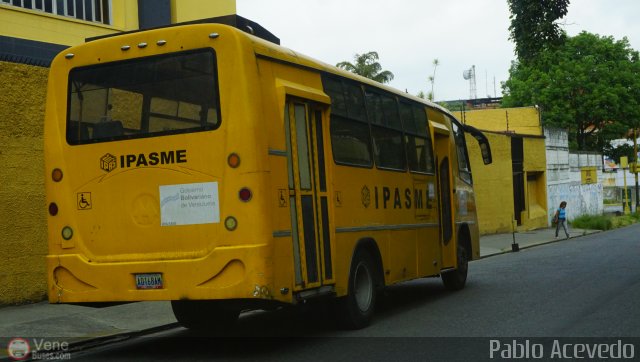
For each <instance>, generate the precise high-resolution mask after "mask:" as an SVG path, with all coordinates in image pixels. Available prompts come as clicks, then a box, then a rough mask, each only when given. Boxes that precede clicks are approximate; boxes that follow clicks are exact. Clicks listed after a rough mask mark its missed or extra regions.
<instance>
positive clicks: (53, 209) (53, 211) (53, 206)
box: [49, 202, 58, 216]
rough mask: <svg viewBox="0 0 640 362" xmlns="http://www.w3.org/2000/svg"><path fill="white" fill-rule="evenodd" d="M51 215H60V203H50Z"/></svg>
mask: <svg viewBox="0 0 640 362" xmlns="http://www.w3.org/2000/svg"><path fill="white" fill-rule="evenodd" d="M49 215H51V216H56V215H58V205H57V204H56V203H55V202H52V203H50V204H49Z"/></svg>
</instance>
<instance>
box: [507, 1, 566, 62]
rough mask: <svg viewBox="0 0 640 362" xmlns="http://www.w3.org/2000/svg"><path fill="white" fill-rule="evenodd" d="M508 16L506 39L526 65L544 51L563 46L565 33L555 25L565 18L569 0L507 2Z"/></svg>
mask: <svg viewBox="0 0 640 362" xmlns="http://www.w3.org/2000/svg"><path fill="white" fill-rule="evenodd" d="M507 3H508V4H509V11H510V12H511V16H509V19H510V20H511V25H510V26H509V32H510V36H509V39H511V40H513V41H514V43H515V44H516V47H515V52H516V56H517V57H518V60H519V61H520V62H525V63H527V62H529V61H532V60H535V58H536V57H537V56H538V54H540V53H541V52H542V51H544V50H545V49H551V48H553V47H555V46H559V45H561V44H562V43H563V41H564V38H565V34H564V32H563V31H562V29H561V28H560V25H559V24H558V23H557V20H558V19H561V18H563V17H564V16H565V15H567V8H568V7H569V0H507Z"/></svg>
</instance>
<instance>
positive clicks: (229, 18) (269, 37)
mask: <svg viewBox="0 0 640 362" xmlns="http://www.w3.org/2000/svg"><path fill="white" fill-rule="evenodd" d="M192 24H224V25H229V26H232V27H234V28H237V29H239V30H242V31H244V32H245V33H248V34H251V35H254V36H257V37H258V38H261V39H264V40H266V41H268V42H271V43H273V44H276V45H280V38H278V37H277V36H275V35H274V34H273V33H271V32H270V31H268V30H267V29H265V28H264V27H263V26H262V25H260V24H258V23H256V22H254V21H252V20H249V19H247V18H243V17H242V16H240V15H236V14H234V15H225V16H218V17H213V18H206V19H198V20H194V21H186V22H182V23H176V24H169V25H163V26H157V27H151V28H145V29H139V30H131V31H123V32H120V33H114V34H108V35H100V36H94V37H90V38H86V39H85V42H87V43H88V42H91V41H94V40H99V39H105V38H112V37H115V36H120V35H126V34H135V33H140V32H143V31H149V30H156V29H165V28H172V27H176V26H182V25H192Z"/></svg>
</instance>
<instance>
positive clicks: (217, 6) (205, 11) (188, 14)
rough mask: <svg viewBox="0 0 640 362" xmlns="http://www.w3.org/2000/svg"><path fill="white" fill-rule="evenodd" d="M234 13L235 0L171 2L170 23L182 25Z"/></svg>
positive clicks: (175, 0) (172, 0)
mask: <svg viewBox="0 0 640 362" xmlns="http://www.w3.org/2000/svg"><path fill="white" fill-rule="evenodd" d="M235 13H236V0H215V1H211V0H171V22H172V23H174V24H175V23H182V22H185V21H192V20H198V19H204V18H213V17H216V16H224V15H232V14H235Z"/></svg>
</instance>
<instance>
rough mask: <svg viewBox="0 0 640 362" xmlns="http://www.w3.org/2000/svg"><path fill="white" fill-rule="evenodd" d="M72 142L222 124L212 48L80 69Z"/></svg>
mask: <svg viewBox="0 0 640 362" xmlns="http://www.w3.org/2000/svg"><path fill="white" fill-rule="evenodd" d="M68 96H69V99H68V113H67V131H66V134H67V142H68V143H69V144H71V145H78V144H86V143H95V142H107V141H116V140H123V139H132V138H141V137H152V136H162V135H170V134H177V133H187V132H199V131H207V130H213V129H216V128H218V127H219V125H220V107H219V104H220V102H219V95H218V79H217V74H216V56H215V53H214V52H213V50H212V49H206V50H197V51H190V52H184V53H175V54H170V55H160V56H152V57H146V58H140V59H135V60H128V61H122V62H113V63H108V64H100V65H95V66H88V67H82V68H75V69H73V70H72V71H71V73H70V75H69V94H68Z"/></svg>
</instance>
